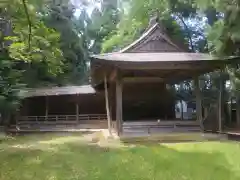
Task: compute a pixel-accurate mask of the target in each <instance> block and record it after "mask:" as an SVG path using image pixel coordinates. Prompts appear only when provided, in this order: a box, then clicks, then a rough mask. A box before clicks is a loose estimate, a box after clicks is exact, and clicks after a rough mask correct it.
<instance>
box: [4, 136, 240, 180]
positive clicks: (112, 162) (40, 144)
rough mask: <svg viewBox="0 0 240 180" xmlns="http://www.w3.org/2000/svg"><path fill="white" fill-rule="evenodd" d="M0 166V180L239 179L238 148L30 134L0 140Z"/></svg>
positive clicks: (221, 144)
mask: <svg viewBox="0 0 240 180" xmlns="http://www.w3.org/2000/svg"><path fill="white" fill-rule="evenodd" d="M110 144H111V143H110ZM0 162H1V164H0V180H33V179H34V180H75V179H82V180H128V179H129V180H145V179H146V180H234V179H236V180H239V179H240V144H238V143H234V142H204V143H183V144H155V145H131V146H129V145H128V146H117V145H116V143H115V145H113V146H111V145H108V146H101V145H99V144H93V143H92V144H89V143H87V140H85V139H84V138H83V136H81V135H69V136H66V135H65V136H63V135H31V136H27V137H18V138H16V139H12V140H7V141H2V142H1V144H0Z"/></svg>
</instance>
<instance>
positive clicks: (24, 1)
mask: <svg viewBox="0 0 240 180" xmlns="http://www.w3.org/2000/svg"><path fill="white" fill-rule="evenodd" d="M22 3H23V7H24V11H25V14H26V16H27V21H28V50H29V51H30V50H31V37H32V22H31V20H30V16H29V13H28V8H27V3H26V0H22Z"/></svg>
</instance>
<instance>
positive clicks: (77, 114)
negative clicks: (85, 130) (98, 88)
mask: <svg viewBox="0 0 240 180" xmlns="http://www.w3.org/2000/svg"><path fill="white" fill-rule="evenodd" d="M78 97H79V96H78V94H77V102H76V121H77V122H78V121H79V104H78Z"/></svg>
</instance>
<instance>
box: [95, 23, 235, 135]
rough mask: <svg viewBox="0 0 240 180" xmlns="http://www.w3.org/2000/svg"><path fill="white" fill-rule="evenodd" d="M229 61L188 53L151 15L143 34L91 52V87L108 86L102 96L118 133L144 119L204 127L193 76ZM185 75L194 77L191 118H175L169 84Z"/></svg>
mask: <svg viewBox="0 0 240 180" xmlns="http://www.w3.org/2000/svg"><path fill="white" fill-rule="evenodd" d="M229 62H230V61H229V59H221V60H220V59H218V58H214V57H212V56H210V55H208V54H202V53H191V52H188V51H187V50H186V48H184V45H183V44H182V45H179V43H177V42H175V41H174V39H171V38H170V37H169V36H168V34H167V32H166V31H165V29H164V27H162V26H161V25H160V24H159V23H158V21H157V19H156V18H155V21H154V19H153V20H151V23H150V24H149V27H148V28H147V29H146V31H145V32H144V33H143V35H142V36H141V37H140V38H138V39H137V40H136V41H134V42H133V43H132V44H130V45H129V46H127V47H126V48H124V49H122V50H121V51H119V52H113V53H108V54H100V55H94V56H92V63H91V71H92V82H93V84H94V86H96V85H101V84H103V83H104V82H105V84H108V88H105V89H107V90H108V92H106V93H105V95H106V96H107V98H108V99H109V100H108V99H106V102H108V101H109V103H107V109H108V110H107V112H109V114H108V118H109V120H110V121H111V120H112V119H114V120H115V119H116V126H117V131H118V133H119V134H121V133H122V132H123V129H124V127H123V125H124V124H125V123H124V122H128V121H130V120H133V119H134V120H140V119H141V120H145V121H146V122H147V121H149V120H150V121H151V120H155V122H156V121H157V120H158V122H157V123H155V124H156V125H158V126H159V125H172V126H175V125H179V126H181V125H183V126H184V125H186V126H187V125H197V126H199V127H200V126H203V112H202V100H201V99H202V97H201V92H200V88H199V80H198V77H199V76H200V75H203V74H205V73H208V72H211V71H214V70H217V69H222V68H223V67H225V65H226V64H227V63H229ZM231 62H233V61H231ZM189 79H192V80H194V85H195V97H196V98H195V100H196V118H195V120H193V121H179V120H177V119H176V118H175V106H174V104H175V100H174V97H173V96H172V94H171V93H170V92H169V90H168V85H169V84H170V85H172V84H177V83H180V82H181V81H183V80H189ZM106 87H107V86H106ZM220 93H221V92H220ZM109 94H110V95H109ZM220 97H221V95H220ZM221 107H222V105H221V103H220V105H219V109H220V110H219V113H218V117H216V118H217V119H219V121H218V120H217V119H216V118H215V120H213V121H216V120H217V122H215V125H214V126H215V127H211V128H212V129H214V130H220V131H221V129H222V124H221V122H222V111H221V110H222V108H221ZM208 124H209V123H208ZM210 124H211V123H210ZM210 126H212V125H210ZM216 126H217V127H216ZM202 128H204V127H202Z"/></svg>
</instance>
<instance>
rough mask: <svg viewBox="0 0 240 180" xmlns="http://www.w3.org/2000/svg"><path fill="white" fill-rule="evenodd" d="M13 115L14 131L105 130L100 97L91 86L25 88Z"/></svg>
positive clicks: (104, 116) (105, 122)
mask: <svg viewBox="0 0 240 180" xmlns="http://www.w3.org/2000/svg"><path fill="white" fill-rule="evenodd" d="M22 96H23V97H25V98H24V99H23V101H22V107H21V109H20V111H19V113H18V114H17V115H16V122H14V123H13V125H12V126H17V129H18V131H24V132H28V131H58V130H59V131H65V130H68V129H74V130H80V129H106V128H107V115H106V112H105V108H104V95H103V93H102V92H99V93H97V92H96V91H95V89H94V88H92V87H91V86H65V87H49V88H40V89H27V90H25V91H23V92H22Z"/></svg>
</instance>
